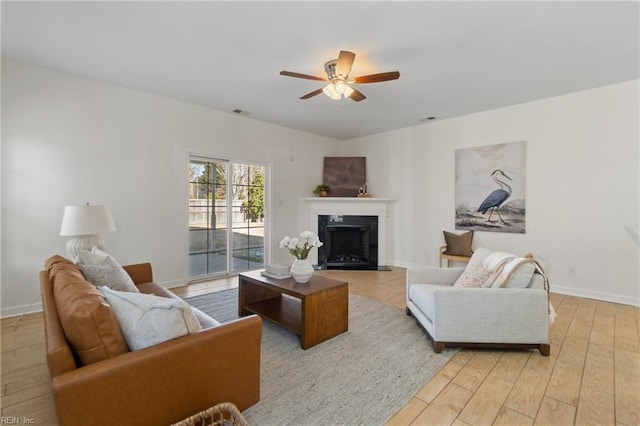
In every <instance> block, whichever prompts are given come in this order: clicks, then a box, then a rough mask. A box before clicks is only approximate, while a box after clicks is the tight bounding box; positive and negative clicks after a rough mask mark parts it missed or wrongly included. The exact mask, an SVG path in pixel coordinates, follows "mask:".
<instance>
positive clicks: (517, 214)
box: [455, 142, 526, 233]
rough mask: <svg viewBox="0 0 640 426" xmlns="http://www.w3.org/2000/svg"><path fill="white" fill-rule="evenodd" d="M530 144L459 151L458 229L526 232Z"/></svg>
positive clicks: (457, 156) (456, 218) (490, 146)
mask: <svg viewBox="0 0 640 426" xmlns="http://www.w3.org/2000/svg"><path fill="white" fill-rule="evenodd" d="M525 148H526V142H510V143H504V144H496V145H488V146H480V147H474V148H465V149H458V150H456V197H455V224H456V229H461V230H474V231H489V232H510V233H524V232H525V213H526V210H525V193H524V190H525Z"/></svg>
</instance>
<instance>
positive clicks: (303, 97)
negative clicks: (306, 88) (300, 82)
mask: <svg viewBox="0 0 640 426" xmlns="http://www.w3.org/2000/svg"><path fill="white" fill-rule="evenodd" d="M320 93H322V89H318V90H314V91H313V92H309V93H307V94H306V95H304V96H300V99H309V98H312V97H314V96H315V95H319V94H320Z"/></svg>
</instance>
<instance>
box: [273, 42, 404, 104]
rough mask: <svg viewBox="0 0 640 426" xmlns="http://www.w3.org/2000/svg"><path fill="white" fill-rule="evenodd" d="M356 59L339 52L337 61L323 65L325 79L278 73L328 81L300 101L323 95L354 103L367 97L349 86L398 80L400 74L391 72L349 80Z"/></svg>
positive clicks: (348, 54) (292, 74) (285, 73)
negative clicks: (346, 99) (349, 100)
mask: <svg viewBox="0 0 640 426" xmlns="http://www.w3.org/2000/svg"><path fill="white" fill-rule="evenodd" d="M355 58H356V54H355V53H353V52H349V51H346V50H341V51H340V54H339V55H338V59H333V60H331V61H329V62H327V63H326V64H324V70H325V72H326V73H327V78H323V77H316V76H314V75H308V74H300V73H297V72H291V71H280V75H284V76H287V77H296V78H305V79H307V80H316V81H328V82H329V84H327V85H326V86H325V87H323V88H322V89H318V90H314V91H313V92H309V93H307V94H306V95H303V96H301V97H300V99H309V98H312V97H314V96H316V95H319V94H320V93H324V94H325V95H327V96H328V97H330V98H331V99H334V100H339V99H343V98H351V99H353V100H354V101H356V102H360V101H362V100H364V99H366V98H367V97H366V96H365V95H363V94H362V93H361V92H359V91H358V90H356V89H354V88H353V87H351V86H350V85H351V84H365V83H379V82H382V81H388V80H397V79H398V78H400V72H398V71H391V72H383V73H379V74H370V75H363V76H361V77H354V78H349V73H350V72H351V66H352V65H353V61H354V60H355Z"/></svg>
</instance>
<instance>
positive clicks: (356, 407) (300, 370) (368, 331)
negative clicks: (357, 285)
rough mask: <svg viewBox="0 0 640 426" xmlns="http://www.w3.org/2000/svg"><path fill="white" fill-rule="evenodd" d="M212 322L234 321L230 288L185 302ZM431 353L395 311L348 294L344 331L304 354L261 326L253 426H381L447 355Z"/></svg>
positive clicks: (250, 414) (290, 337) (293, 341)
mask: <svg viewBox="0 0 640 426" xmlns="http://www.w3.org/2000/svg"><path fill="white" fill-rule="evenodd" d="M185 300H186V301H187V302H188V303H189V304H191V305H192V306H195V307H197V308H199V309H200V310H202V311H204V312H206V313H207V314H209V315H210V316H212V317H214V318H216V319H217V320H218V321H221V322H226V321H229V320H232V319H235V318H237V317H238V316H237V310H238V292H237V289H231V290H224V291H221V292H217V293H211V294H208V295H203V296H196V297H191V298H187V299H185ZM455 352H456V350H453V349H446V350H444V351H443V352H442V353H441V354H435V353H434V352H433V350H432V348H431V344H430V342H429V340H428V338H427V337H426V335H425V333H424V332H423V331H422V329H421V328H420V327H419V326H418V324H417V323H416V321H415V320H414V319H413V318H412V317H409V316H407V315H405V313H404V311H403V310H402V309H399V308H397V307H394V306H388V305H384V304H381V303H378V302H374V301H372V300H369V299H366V298H364V297H360V296H356V295H350V296H349V331H347V332H346V333H343V334H341V335H339V336H336V337H334V338H332V339H330V340H328V341H326V342H323V343H321V344H319V345H317V346H314V347H312V348H310V349H307V350H303V349H301V348H300V342H299V340H298V337H297V336H296V335H295V334H293V333H291V332H290V331H288V330H285V329H284V328H281V327H279V326H277V325H275V324H273V323H271V322H269V321H264V322H263V336H262V359H261V363H262V364H261V379H260V382H261V384H260V386H261V387H260V402H259V403H258V404H256V405H254V406H253V407H250V408H249V409H247V410H245V411H244V412H243V414H244V416H245V417H246V418H247V420H248V421H249V423H250V424H251V425H253V426H262V425H266V426H271V425H274V426H275V425H329V424H331V425H383V424H384V423H385V422H386V421H387V420H388V419H389V418H390V417H392V416H393V415H394V414H395V413H396V412H397V411H398V410H399V409H400V408H402V407H403V406H404V405H405V404H406V403H407V402H408V401H409V399H411V397H412V396H413V395H415V393H416V392H417V391H418V390H420V389H421V388H422V387H423V386H424V384H425V383H426V382H427V381H429V379H431V377H433V376H434V374H435V373H437V372H438V370H440V368H442V367H443V366H444V365H445V364H446V363H447V362H448V361H449V359H450V358H451V356H453V354H455Z"/></svg>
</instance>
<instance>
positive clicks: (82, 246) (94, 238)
mask: <svg viewBox="0 0 640 426" xmlns="http://www.w3.org/2000/svg"><path fill="white" fill-rule="evenodd" d="M94 246H95V247H98V248H99V249H100V250H102V248H103V247H104V243H103V242H102V240H101V239H100V238H99V237H98V235H97V234H93V235H79V236H77V237H72V238H70V239H69V241H67V245H66V246H65V248H66V250H67V255H68V256H69V258H70V259H71V260H72V261H73V262H74V263H76V262H77V261H78V253H80V250H91V249H92V248H93V247H94Z"/></svg>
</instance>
